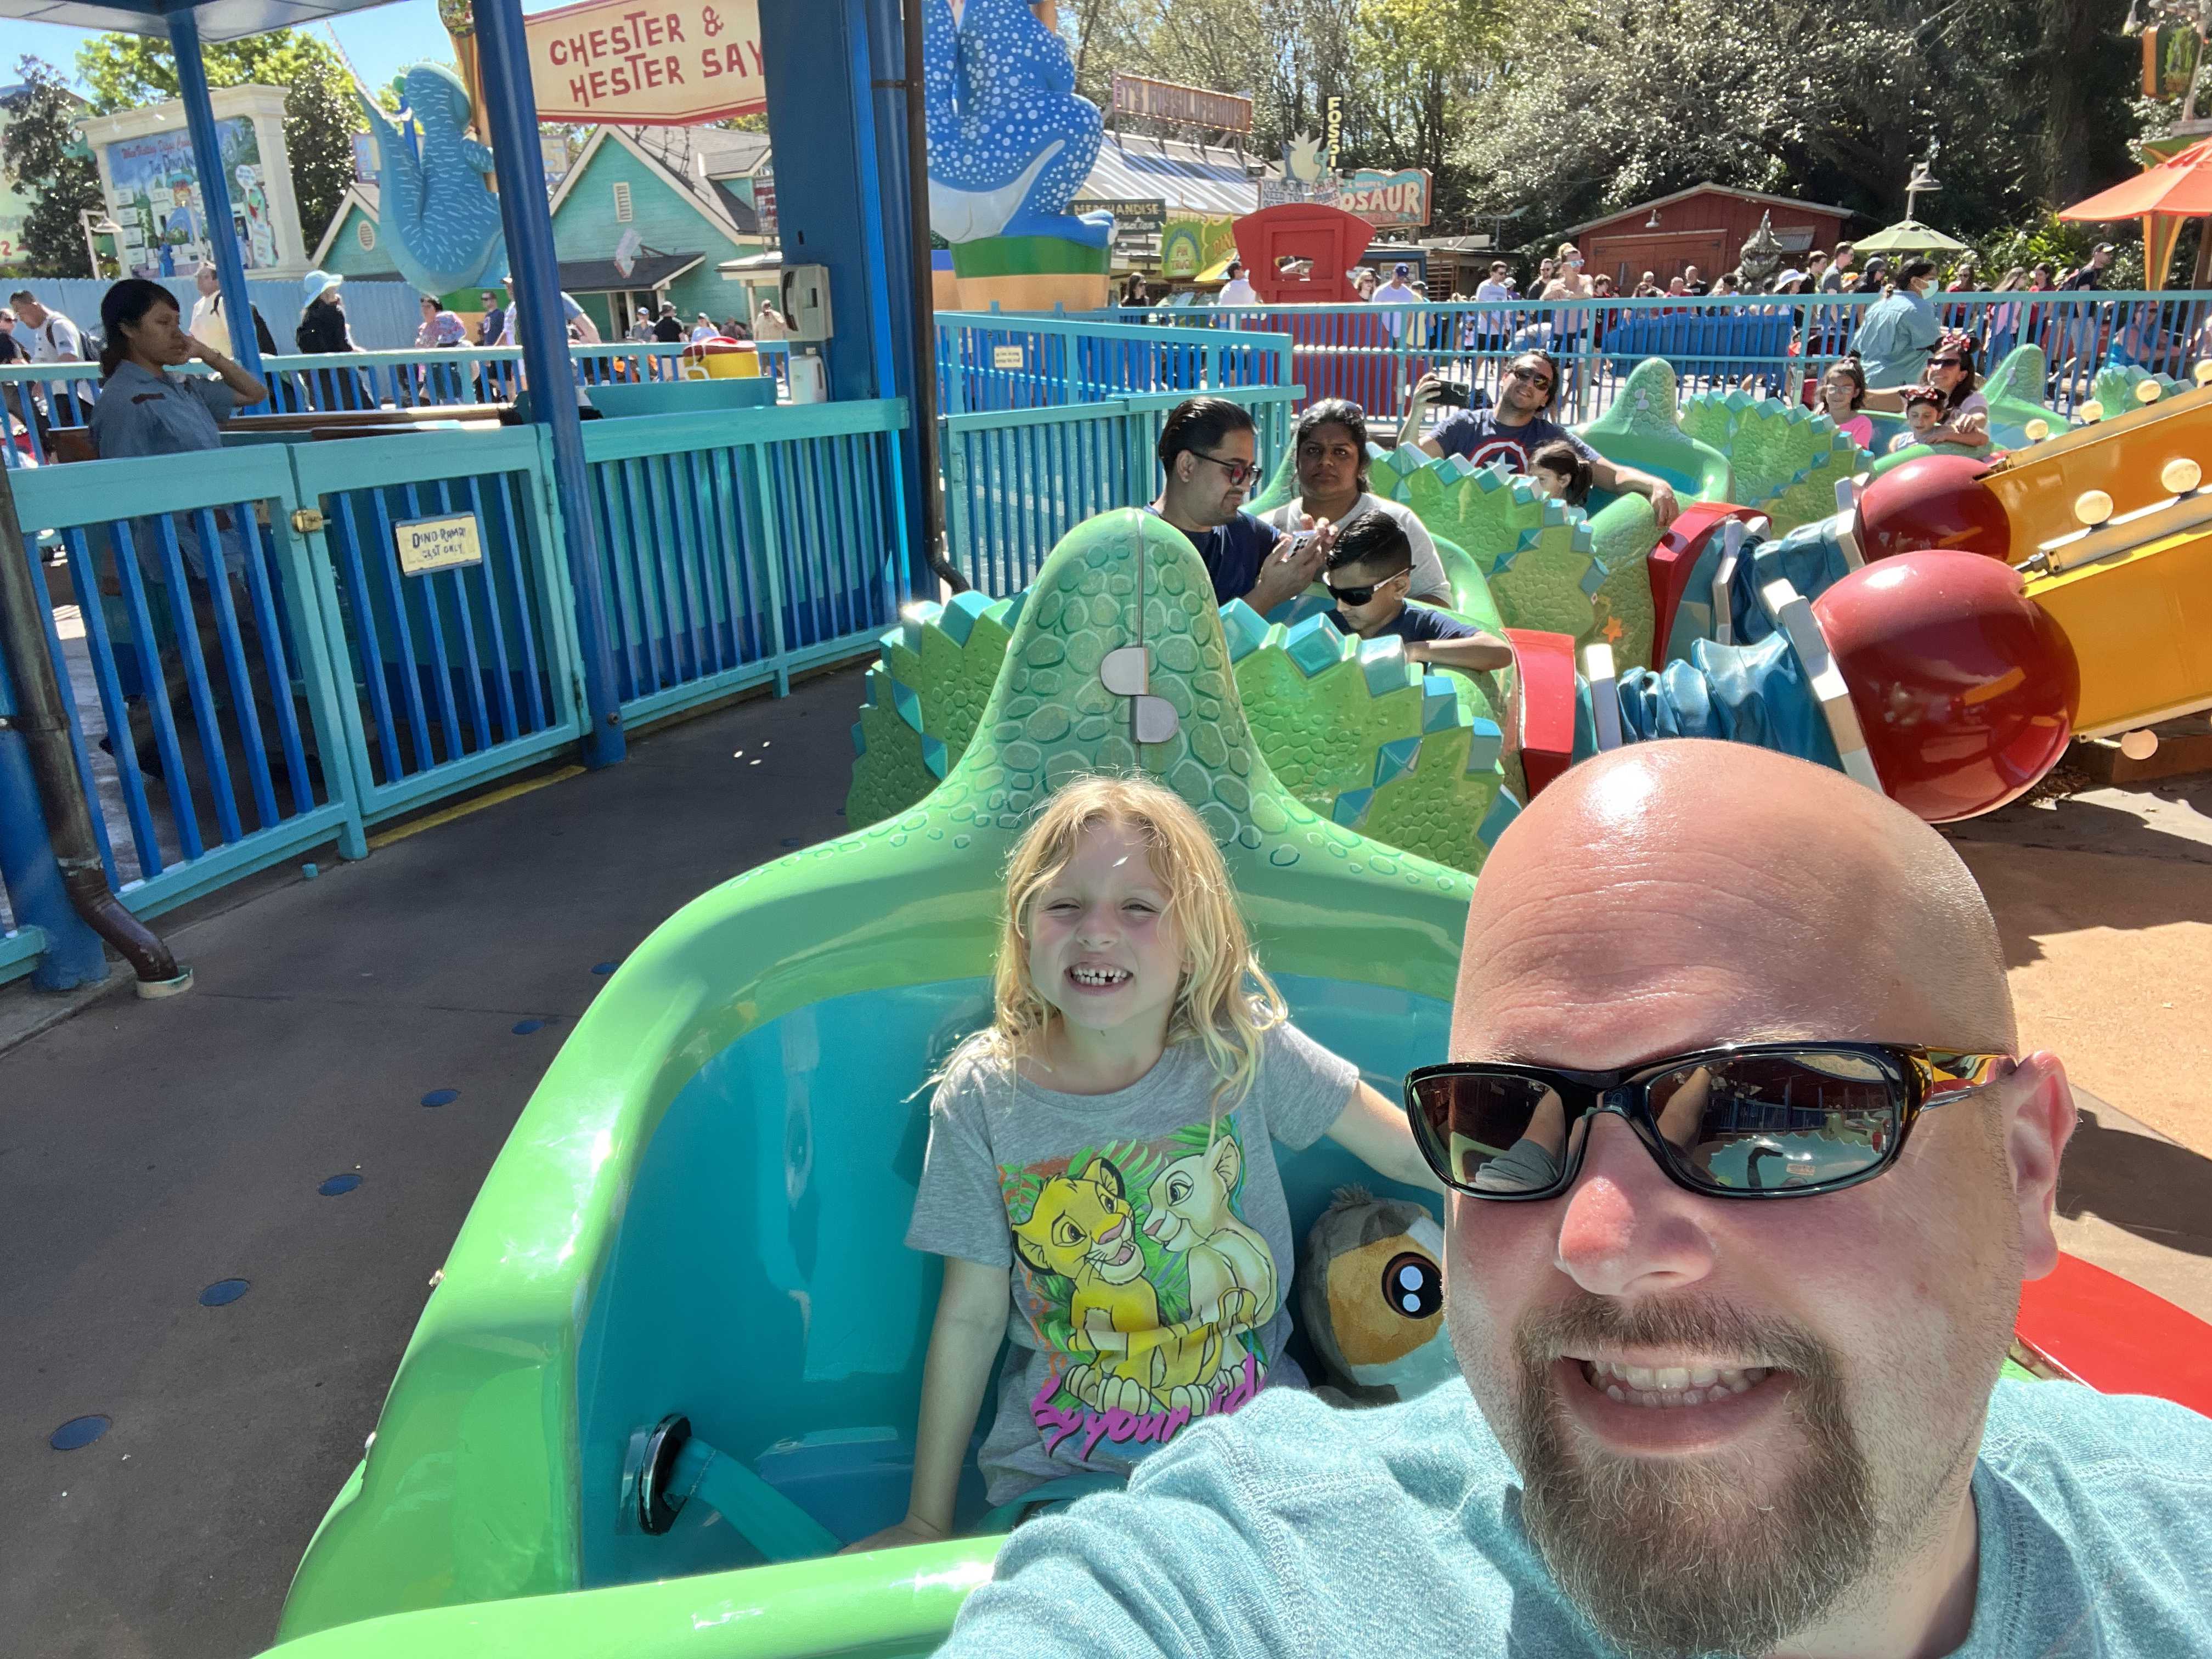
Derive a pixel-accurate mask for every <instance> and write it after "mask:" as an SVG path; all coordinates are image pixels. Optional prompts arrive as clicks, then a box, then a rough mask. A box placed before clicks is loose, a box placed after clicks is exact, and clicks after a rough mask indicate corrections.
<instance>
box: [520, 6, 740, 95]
mask: <svg viewBox="0 0 2212 1659" xmlns="http://www.w3.org/2000/svg"><path fill="white" fill-rule="evenodd" d="M522 22H523V33H524V34H525V35H526V37H527V39H528V40H529V42H530V84H531V86H532V88H533V89H534V90H535V91H536V93H537V94H538V116H539V118H541V119H544V120H548V121H616V122H628V123H629V124H630V125H634V126H694V125H700V124H702V123H704V122H708V121H719V120H721V119H723V118H726V117H728V116H732V115H750V114H752V113H753V112H756V111H758V110H763V109H766V108H767V107H768V83H767V82H766V80H765V79H763V74H762V65H761V38H760V8H759V5H758V3H757V0H655V3H651V4H647V5H639V4H637V3H635V0H584V3H583V4H582V5H579V6H563V7H562V8H561V9H559V10H557V11H541V12H538V13H536V14H534V15H530V16H526V17H525V18H524V19H523V20H522Z"/></svg>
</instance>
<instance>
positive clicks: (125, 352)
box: [91, 276, 314, 776]
mask: <svg viewBox="0 0 2212 1659" xmlns="http://www.w3.org/2000/svg"><path fill="white" fill-rule="evenodd" d="M179 314H180V313H179V310H178V307H177V301H176V296H175V295H172V294H171V293H170V292H169V290H168V289H166V288H163V287H162V286H161V284H160V283H150V282H148V281H146V280H145V279H144V278H143V277H139V276H132V277H127V278H125V280H124V281H122V282H119V283H116V284H115V286H114V287H112V288H111V289H108V290H107V292H106V295H103V296H102V297H101V299H100V328H101V331H103V332H104V333H105V334H106V337H107V343H106V345H104V346H103V347H101V348H100V397H99V399H98V400H97V401H96V402H95V403H94V404H93V406H92V421H91V426H92V441H93V447H94V450H95V451H96V452H97V453H98V454H99V456H100V459H102V460H104V461H112V460H118V459H131V458H133V457H140V456H150V455H183V454H191V453H195V452H197V451H200V450H208V449H220V448H221V447H222V422H225V421H227V420H228V419H229V418H230V417H231V416H232V414H233V413H234V411H235V410H237V409H238V407H239V405H240V404H258V403H260V402H261V401H263V400H264V398H267V397H268V396H269V388H268V387H267V386H264V385H262V383H261V382H260V381H259V380H256V379H254V377H253V376H252V375H251V374H247V373H246V371H245V370H244V369H243V368H240V367H239V366H238V365H237V364H236V363H234V362H232V361H231V360H230V359H229V358H228V357H226V356H223V354H222V353H221V352H220V351H217V350H216V349H215V348H214V347H213V346H210V345H209V344H208V343H206V342H205V341H204V340H197V339H194V338H193V337H191V335H189V334H187V333H185V331H184V330H183V329H182V328H181V327H179V325H178V319H179ZM194 358H197V359H198V360H199V361H200V362H204V363H205V364H206V365H207V366H208V367H209V368H211V369H213V370H214V371H215V373H216V378H215V379H214V380H206V379H204V378H202V377H201V376H199V375H197V374H194V375H177V374H170V373H169V371H170V370H171V369H173V368H177V367H179V365H181V364H184V363H186V362H191V360H192V359H194ZM239 510H240V509H238V508H236V507H217V508H216V509H215V511H214V512H213V513H211V514H209V515H207V516H206V517H205V518H203V517H202V516H201V515H198V514H194V513H177V514H175V515H173V517H171V518H170V519H169V520H167V522H168V524H169V526H170V527H171V530H172V532H173V535H174V536H175V538H176V544H177V551H178V553H179V555H181V556H182V558H183V561H184V567H185V587H186V589H187V592H188V594H189V603H190V605H191V613H192V618H193V623H194V627H195V630H196V631H197V634H198V635H199V646H200V658H201V660H202V661H203V662H204V664H206V665H208V667H209V672H210V675H213V673H214V672H215V668H214V665H216V664H217V663H220V662H222V661H223V660H224V659H225V655H226V653H225V649H224V641H223V638H222V628H221V625H220V623H219V621H218V618H217V617H216V606H215V604H214V602H213V599H212V598H211V590H212V588H213V586H214V584H215V583H216V581H217V580H223V581H226V582H227V583H228V586H229V589H230V596H229V597H230V602H231V603H230V610H231V614H232V616H233V617H234V618H235V619H236V623H237V627H238V629H239V630H240V632H239V636H238V640H239V645H240V652H241V654H242V655H243V657H244V659H245V661H246V676H247V678H248V680H249V682H250V684H251V689H252V696H253V701H254V703H255V705H256V707H257V709H258V713H259V715H260V728H261V733H262V739H263V741H264V743H267V744H276V742H277V734H278V732H280V731H281V729H282V727H281V726H280V725H279V724H278V721H277V720H276V690H275V689H274V688H273V687H272V685H271V684H270V678H269V670H268V664H267V653H266V651H265V650H262V649H257V648H255V647H253V646H252V645H251V644H250V643H249V642H248V641H247V640H246V635H245V632H244V630H245V628H246V618H247V617H252V616H253V615H255V614H256V612H255V611H254V607H253V602H252V595H251V594H250V593H249V592H247V589H246V581H245V573H246V544H245V543H244V542H242V541H241V540H240V538H239V532H238V526H237V524H236V522H235V520H234V515H235V514H236V513H238V512H239ZM208 519H212V520H213V523H214V526H215V545H214V546H213V547H210V546H209V545H208V544H207V542H206V540H205V537H204V531H203V530H202V529H201V528H200V526H202V525H204V524H205V523H206V522H207V521H208ZM161 522H162V521H161V520H158V519H153V518H143V519H134V520H130V521H129V531H130V538H131V549H132V551H133V553H134V554H135V555H136V562H137V568H138V571H139V573H140V577H141V580H144V581H147V582H149V583H152V584H155V585H156V586H164V587H166V586H167V585H168V576H167V556H166V555H165V553H164V552H163V551H162V537H161ZM120 535H121V532H120V531H119V530H118V532H117V536H118V539H119V538H120ZM218 560H219V561H220V562H221V564H222V569H221V571H220V572H216V571H214V570H212V569H210V565H212V564H214V563H215V562H217V561H218ZM178 597H182V596H172V599H173V600H174V599H176V598H178ZM161 671H162V676H161V677H162V681H163V684H164V687H165V689H166V690H167V696H168V701H169V707H170V708H172V709H176V710H182V709H185V708H191V706H192V704H191V695H192V692H191V680H190V678H188V677H187V674H186V671H185V661H184V655H183V653H181V652H179V650H178V649H177V647H176V646H175V645H174V644H170V645H167V646H165V647H163V648H162V650H161ZM125 714H126V720H127V723H128V724H129V726H130V728H131V742H132V746H133V747H134V748H135V749H136V750H137V753H138V757H139V766H140V768H141V769H142V770H143V771H146V772H149V773H151V774H153V775H156V776H158V775H161V757H160V750H159V748H158V746H157V745H156V744H155V741H154V721H153V717H152V715H151V714H150V713H149V710H148V708H147V706H146V699H145V698H144V697H143V696H138V697H134V698H132V699H131V701H130V702H129V704H128V705H127V706H126V711H125ZM300 733H301V740H302V742H303V743H304V744H306V745H307V748H308V749H309V750H310V751H312V750H313V744H314V737H313V730H312V728H311V727H310V726H307V724H305V723H302V724H301V728H300ZM204 735H212V734H204ZM106 741H107V740H106V739H105V738H103V739H102V742H103V744H106ZM270 761H271V764H272V766H273V767H274V768H275V769H276V770H277V771H278V772H280V773H281V772H282V770H283V766H284V763H283V759H282V758H281V757H279V756H277V755H275V754H272V755H271V757H270Z"/></svg>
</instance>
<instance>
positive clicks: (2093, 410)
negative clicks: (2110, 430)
mask: <svg viewBox="0 0 2212 1659" xmlns="http://www.w3.org/2000/svg"><path fill="white" fill-rule="evenodd" d="M2074 413H2075V416H2077V417H2078V418H2079V419H2080V420H2081V424H2082V425H2084V426H2093V425H2094V424H2095V423H2096V422H2099V421H2101V420H2103V419H2104V418H2105V406H2104V404H2100V403H2099V402H2098V401H2097V400H2096V399H2095V398H2090V399H2089V401H2088V402H2087V403H2086V404H2082V405H2081V407H2080V408H2079V409H2077V410H2075V411H2074Z"/></svg>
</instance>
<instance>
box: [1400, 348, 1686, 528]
mask: <svg viewBox="0 0 2212 1659" xmlns="http://www.w3.org/2000/svg"><path fill="white" fill-rule="evenodd" d="M1447 386H1449V382H1448V381H1447V380H1445V379H1444V377H1443V375H1441V374H1437V373H1435V372H1433V371H1431V373H1429V374H1424V375H1423V376H1421V379H1420V381H1419V384H1418V385H1416V386H1414V387H1413V401H1412V402H1411V403H1410V404H1407V406H1406V418H1405V421H1404V422H1403V424H1401V426H1400V427H1399V428H1398V441H1399V442H1400V443H1401V444H1419V446H1420V447H1421V452H1422V453H1424V454H1426V455H1431V456H1443V455H1462V456H1465V457H1466V458H1467V459H1468V460H1469V461H1470V462H1472V463H1473V464H1474V465H1476V466H1489V465H1492V464H1494V463H1503V464H1504V466H1505V469H1506V470H1507V471H1510V472H1526V471H1528V458H1529V457H1530V456H1531V455H1534V453H1536V452H1537V451H1538V450H1540V449H1541V448H1542V447H1544V446H1545V445H1546V444H1548V443H1569V444H1572V445H1573V446H1574V447H1575V448H1576V449H1577V450H1579V451H1580V452H1581V453H1583V456H1585V457H1586V458H1587V459H1589V464H1590V476H1591V482H1592V483H1595V485H1596V486H1597V488H1599V489H1606V490H1610V491H1612V492H1613V494H1614V495H1641V496H1643V497H1644V498H1645V499H1646V500H1647V501H1650V503H1651V516H1652V517H1653V518H1654V519H1656V520H1658V524H1659V528H1660V529H1662V530H1664V529H1665V528H1666V527H1667V526H1668V525H1670V524H1672V523H1674V515H1675V514H1676V513H1680V511H1681V510H1682V509H1681V505H1680V502H1678V501H1676V500H1675V499H1674V488H1673V486H1672V485H1670V484H1668V482H1667V481H1666V480H1665V479H1664V478H1655V477H1652V476H1651V475H1650V473H1648V472H1638V471H1636V470H1635V469H1634V468H1633V467H1626V466H1615V465H1613V463H1612V462H1611V461H1608V460H1607V459H1605V457H1604V456H1602V455H1601V454H1599V453H1597V451H1595V449H1592V448H1591V447H1589V445H1588V444H1586V443H1584V442H1583V441H1582V440H1581V439H1580V438H1578V437H1577V436H1576V435H1574V434H1573V433H1571V432H1570V431H1568V430H1567V428H1565V427H1563V426H1561V425H1559V423H1558V422H1556V421H1553V420H1551V419H1550V418H1548V416H1547V415H1546V413H1545V411H1546V410H1548V409H1550V408H1551V406H1552V400H1553V398H1554V397H1556V396H1557V395H1558V392H1559V364H1558V363H1556V362H1553V360H1552V358H1551V356H1549V355H1548V354H1547V353H1545V352H1541V351H1523V352H1520V353H1518V354H1516V356H1514V358H1513V359H1512V361H1511V362H1509V363H1508V364H1507V365H1506V366H1505V379H1504V381H1503V383H1501V384H1500V386H1498V403H1497V405H1496V407H1494V408H1491V409H1462V410H1460V411H1459V413H1457V414H1456V415H1453V416H1449V418H1447V419H1446V420H1445V421H1444V422H1443V423H1442V424H1440V425H1439V426H1438V427H1437V429H1436V430H1435V431H1434V432H1431V433H1429V434H1428V435H1426V436H1424V435H1422V432H1421V422H1423V420H1425V418H1426V417H1427V415H1428V410H1429V405H1430V404H1431V403H1434V402H1435V401H1436V399H1437V395H1438V394H1439V393H1440V392H1441V393H1443V394H1444V395H1446V396H1449V395H1450V393H1449V392H1447V391H1446V388H1447ZM1456 389H1457V388H1455V387H1454V388H1452V390H1456Z"/></svg>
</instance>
